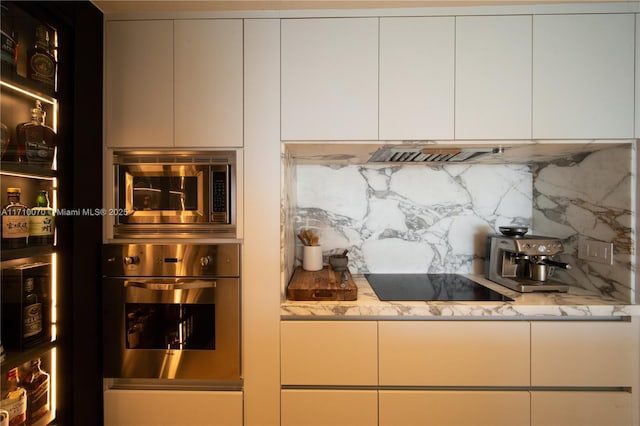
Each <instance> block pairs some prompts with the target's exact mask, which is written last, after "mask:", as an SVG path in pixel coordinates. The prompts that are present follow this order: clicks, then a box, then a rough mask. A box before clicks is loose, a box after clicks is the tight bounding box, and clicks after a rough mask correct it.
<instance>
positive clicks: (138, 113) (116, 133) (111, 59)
mask: <svg viewBox="0 0 640 426" xmlns="http://www.w3.org/2000/svg"><path fill="white" fill-rule="evenodd" d="M105 33H106V35H105V92H104V97H105V125H104V132H105V138H106V143H107V146H109V147H164V146H171V145H172V144H173V66H172V57H173V22H171V21H110V22H107V23H106V26H105Z"/></svg>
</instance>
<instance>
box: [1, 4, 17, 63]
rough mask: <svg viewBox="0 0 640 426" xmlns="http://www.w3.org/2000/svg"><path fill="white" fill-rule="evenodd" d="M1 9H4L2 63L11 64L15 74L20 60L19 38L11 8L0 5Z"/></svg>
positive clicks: (2, 20) (2, 19)
mask: <svg viewBox="0 0 640 426" xmlns="http://www.w3.org/2000/svg"><path fill="white" fill-rule="evenodd" d="M0 8H2V18H1V19H0V23H1V24H2V25H1V26H2V32H1V35H2V37H1V41H0V49H1V50H0V58H1V60H2V62H5V63H7V64H9V67H10V70H11V72H15V71H16V62H17V59H18V38H17V37H16V33H15V31H14V25H13V18H12V16H11V14H10V12H9V7H8V6H6V5H4V4H3V5H0Z"/></svg>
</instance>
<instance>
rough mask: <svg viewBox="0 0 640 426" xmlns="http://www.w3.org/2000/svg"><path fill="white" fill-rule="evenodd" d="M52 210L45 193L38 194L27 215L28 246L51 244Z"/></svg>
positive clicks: (52, 228) (52, 230) (52, 229)
mask: <svg viewBox="0 0 640 426" xmlns="http://www.w3.org/2000/svg"><path fill="white" fill-rule="evenodd" d="M53 232H54V219H53V209H52V208H51V206H50V205H49V196H48V194H47V191H44V190H42V191H40V192H38V196H37V197H36V205H35V207H33V208H31V211H30V215H29V239H28V242H29V245H30V246H42V245H52V244H53Z"/></svg>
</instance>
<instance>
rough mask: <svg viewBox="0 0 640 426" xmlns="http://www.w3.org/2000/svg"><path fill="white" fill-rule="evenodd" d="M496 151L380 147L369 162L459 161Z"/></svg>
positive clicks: (486, 149) (482, 149) (487, 149)
mask: <svg viewBox="0 0 640 426" xmlns="http://www.w3.org/2000/svg"><path fill="white" fill-rule="evenodd" d="M498 151H499V150H498V148H380V149H378V150H377V151H376V152H374V153H373V155H372V156H371V158H370V159H369V162H370V163H460V162H463V161H468V160H471V159H475V158H478V157H480V156H485V155H488V154H493V153H496V152H498Z"/></svg>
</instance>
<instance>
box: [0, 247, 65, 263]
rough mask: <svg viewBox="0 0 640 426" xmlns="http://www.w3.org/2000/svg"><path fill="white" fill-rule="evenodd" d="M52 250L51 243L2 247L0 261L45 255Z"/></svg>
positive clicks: (53, 250) (52, 251)
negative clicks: (12, 247)
mask: <svg viewBox="0 0 640 426" xmlns="http://www.w3.org/2000/svg"><path fill="white" fill-rule="evenodd" d="M54 252H55V247H54V246H51V245H47V246H33V247H24V248H18V249H2V250H0V261H2V262H4V261H6V260H14V259H23V258H30V257H37V256H45V255H47V254H51V253H54Z"/></svg>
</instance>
